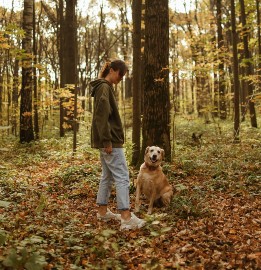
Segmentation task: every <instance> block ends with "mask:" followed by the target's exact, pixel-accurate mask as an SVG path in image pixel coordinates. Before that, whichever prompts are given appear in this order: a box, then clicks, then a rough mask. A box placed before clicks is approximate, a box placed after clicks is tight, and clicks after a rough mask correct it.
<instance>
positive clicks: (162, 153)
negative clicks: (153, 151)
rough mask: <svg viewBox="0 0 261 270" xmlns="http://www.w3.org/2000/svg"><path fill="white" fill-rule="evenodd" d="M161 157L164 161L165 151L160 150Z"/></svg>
mask: <svg viewBox="0 0 261 270" xmlns="http://www.w3.org/2000/svg"><path fill="white" fill-rule="evenodd" d="M161 156H162V159H164V157H165V151H164V149H161Z"/></svg>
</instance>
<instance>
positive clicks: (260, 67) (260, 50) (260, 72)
mask: <svg viewBox="0 0 261 270" xmlns="http://www.w3.org/2000/svg"><path fill="white" fill-rule="evenodd" d="M259 1H260V0H256V20H257V40H258V48H257V50H258V51H257V57H258V58H257V70H258V71H257V74H258V76H259V80H258V81H259V83H258V87H259V89H261V33H260V32H261V31H260V27H261V21H260V8H259Z"/></svg>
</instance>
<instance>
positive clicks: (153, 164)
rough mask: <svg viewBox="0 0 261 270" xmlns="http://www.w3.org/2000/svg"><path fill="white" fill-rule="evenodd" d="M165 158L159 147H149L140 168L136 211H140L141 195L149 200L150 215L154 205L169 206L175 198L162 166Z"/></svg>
mask: <svg viewBox="0 0 261 270" xmlns="http://www.w3.org/2000/svg"><path fill="white" fill-rule="evenodd" d="M163 158H164V150H163V149H161V148H160V147H157V146H148V147H147V148H146V151H145V155H144V161H145V162H144V163H143V164H142V165H141V167H140V171H139V174H138V178H137V186H136V200H135V211H136V212H138V211H139V209H140V195H141V194H145V196H146V198H147V199H148V200H149V207H148V214H149V215H150V214H151V213H152V209H153V205H155V204H157V203H160V204H162V205H163V206H167V205H169V203H170V200H171V198H172V196H173V190H172V187H171V185H170V184H169V183H168V180H167V177H166V176H165V174H164V173H163V171H162V168H161V166H160V164H161V161H162V159H163Z"/></svg>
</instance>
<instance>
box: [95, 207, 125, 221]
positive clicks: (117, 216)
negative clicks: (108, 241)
mask: <svg viewBox="0 0 261 270" xmlns="http://www.w3.org/2000/svg"><path fill="white" fill-rule="evenodd" d="M97 219H99V220H103V221H109V220H112V219H114V220H121V215H120V214H114V213H112V212H111V210H110V209H109V208H107V212H106V214H105V215H103V216H102V215H100V214H99V213H97Z"/></svg>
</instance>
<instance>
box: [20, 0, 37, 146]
mask: <svg viewBox="0 0 261 270" xmlns="http://www.w3.org/2000/svg"><path fill="white" fill-rule="evenodd" d="M23 29H24V32H25V36H24V38H23V41H22V48H23V50H24V52H25V53H26V55H25V57H24V59H23V63H22V89H21V103H20V142H21V143H23V142H30V141H32V140H34V132H33V115H32V92H33V85H32V31H33V0H24V11H23Z"/></svg>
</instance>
